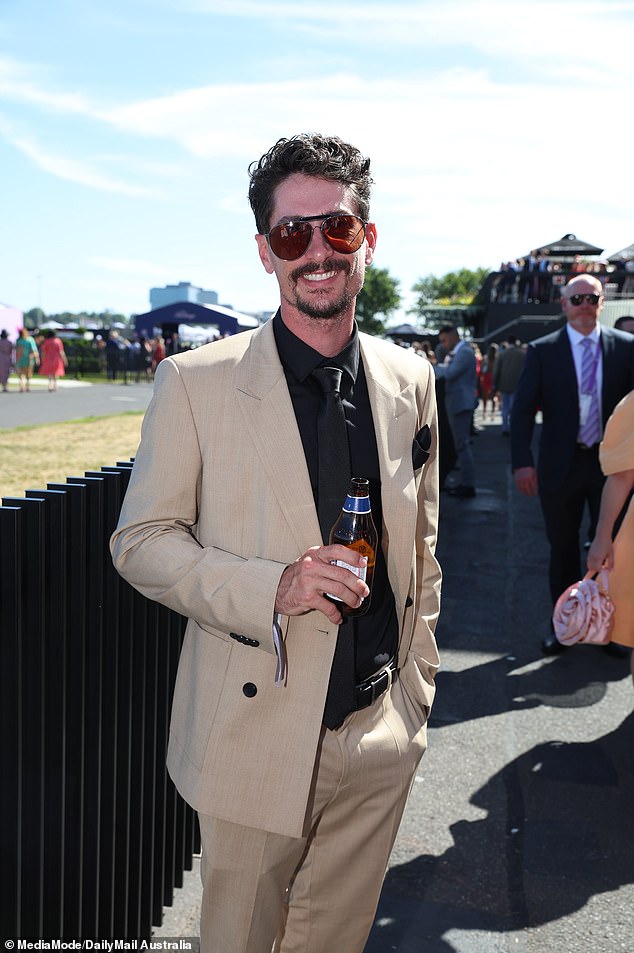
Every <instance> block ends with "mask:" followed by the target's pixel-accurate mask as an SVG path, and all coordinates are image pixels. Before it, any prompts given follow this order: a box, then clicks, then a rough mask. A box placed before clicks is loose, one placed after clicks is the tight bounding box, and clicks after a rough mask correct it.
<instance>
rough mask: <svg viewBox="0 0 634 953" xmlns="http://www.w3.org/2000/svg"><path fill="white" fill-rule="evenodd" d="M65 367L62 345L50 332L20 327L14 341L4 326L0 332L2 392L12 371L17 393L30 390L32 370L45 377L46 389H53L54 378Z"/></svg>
mask: <svg viewBox="0 0 634 953" xmlns="http://www.w3.org/2000/svg"><path fill="white" fill-rule="evenodd" d="M67 367H68V358H67V357H66V352H65V350H64V344H63V342H62V340H61V338H59V337H58V336H57V335H56V334H55V332H54V331H44V332H43V333H38V334H37V335H32V334H30V333H29V331H28V330H27V329H26V328H20V330H19V332H18V336H17V339H16V341H15V344H13V343H12V341H11V339H10V338H9V334H8V332H7V330H6V329H3V330H2V331H1V332H0V385H1V386H2V391H3V393H7V391H8V390H9V377H10V375H11V371H13V370H14V371H15V374H16V376H17V378H18V389H19V391H20V393H21V394H25V393H28V392H29V391H30V390H31V381H32V379H33V375H34V373H35V372H36V371H37V372H38V373H39V374H40V375H41V376H42V377H46V378H47V379H48V389H49V391H51V392H53V391H56V390H57V381H58V378H60V377H63V376H64V374H65V373H66V368H67Z"/></svg>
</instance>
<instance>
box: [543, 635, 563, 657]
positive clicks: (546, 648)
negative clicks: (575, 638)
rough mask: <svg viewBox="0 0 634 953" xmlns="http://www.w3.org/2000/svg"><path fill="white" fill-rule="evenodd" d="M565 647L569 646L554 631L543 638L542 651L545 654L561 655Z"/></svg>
mask: <svg viewBox="0 0 634 953" xmlns="http://www.w3.org/2000/svg"><path fill="white" fill-rule="evenodd" d="M565 648H567V646H565V645H562V644H561V642H559V641H558V639H557V636H556V635H555V633H554V632H550V633H549V634H548V635H546V636H544V638H543V639H542V653H543V654H544V655H559V653H560V652H563V650H564V649H565Z"/></svg>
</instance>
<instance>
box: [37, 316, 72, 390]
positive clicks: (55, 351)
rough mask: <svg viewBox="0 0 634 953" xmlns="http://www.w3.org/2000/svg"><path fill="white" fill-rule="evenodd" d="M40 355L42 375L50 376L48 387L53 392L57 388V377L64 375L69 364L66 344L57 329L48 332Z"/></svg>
mask: <svg viewBox="0 0 634 953" xmlns="http://www.w3.org/2000/svg"><path fill="white" fill-rule="evenodd" d="M40 355H41V361H40V374H41V375H42V377H48V389H49V392H50V393H52V392H53V391H56V390H57V378H58V377H63V376H64V374H65V373H66V368H67V366H68V358H67V357H66V352H65V351H64V344H63V342H62V339H61V338H60V337H58V336H57V334H55V331H47V332H46V336H45V338H44V341H43V342H42V346H41V348H40Z"/></svg>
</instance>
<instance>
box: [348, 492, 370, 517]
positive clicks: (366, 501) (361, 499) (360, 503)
mask: <svg viewBox="0 0 634 953" xmlns="http://www.w3.org/2000/svg"><path fill="white" fill-rule="evenodd" d="M343 509H344V512H345V513H371V512H372V507H371V506H370V497H369V496H346V502H345V503H344V504H343Z"/></svg>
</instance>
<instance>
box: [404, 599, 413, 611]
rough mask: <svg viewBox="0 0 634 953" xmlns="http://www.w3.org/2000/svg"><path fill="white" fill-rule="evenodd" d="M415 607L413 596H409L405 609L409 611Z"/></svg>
mask: <svg viewBox="0 0 634 953" xmlns="http://www.w3.org/2000/svg"><path fill="white" fill-rule="evenodd" d="M413 605H414V600H413V599H412V597H411V596H408V597H407V599H406V600H405V608H406V609H409V607H410V606H413Z"/></svg>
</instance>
